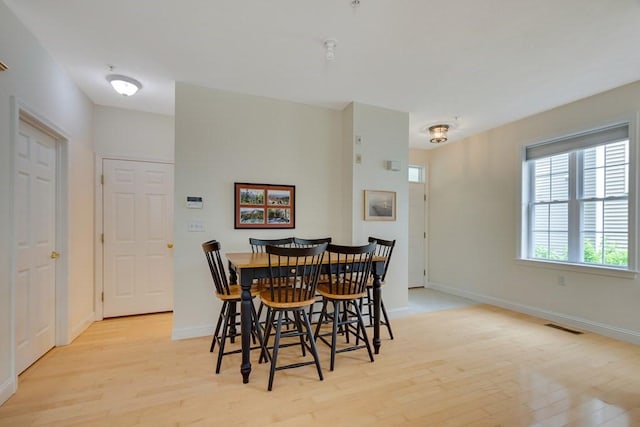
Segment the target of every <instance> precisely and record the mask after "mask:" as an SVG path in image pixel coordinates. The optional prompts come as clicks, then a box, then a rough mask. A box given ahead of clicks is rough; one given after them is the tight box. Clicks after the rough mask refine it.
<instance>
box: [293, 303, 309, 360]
mask: <svg viewBox="0 0 640 427" xmlns="http://www.w3.org/2000/svg"><path fill="white" fill-rule="evenodd" d="M301 316H302V315H301V314H300V311H298V310H296V311H295V312H293V317H294V319H295V322H296V328H297V329H298V334H300V335H299V338H300V347H301V348H302V356H303V357H304V356H306V355H307V350H306V348H305V347H306V346H305V344H304V338H305V336H304V330H303V329H302V319H301V318H300V317H301Z"/></svg>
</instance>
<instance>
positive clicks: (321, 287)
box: [317, 283, 367, 300]
mask: <svg viewBox="0 0 640 427" xmlns="http://www.w3.org/2000/svg"><path fill="white" fill-rule="evenodd" d="M317 292H318V293H319V294H320V295H322V296H323V297H325V298H329V299H335V300H351V299H354V298H356V299H357V298H362V297H364V296H366V294H367V291H366V290H365V291H362V292H354V291H351V292H346V293H345V292H340V293H337V292H335V291H334V292H332V291H331V289H330V286H329V284H328V283H327V284H325V283H323V284H318V291H317Z"/></svg>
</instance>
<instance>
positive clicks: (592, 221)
mask: <svg viewBox="0 0 640 427" xmlns="http://www.w3.org/2000/svg"><path fill="white" fill-rule="evenodd" d="M629 152H630V144H629V127H628V125H627V124H625V125H619V126H614V127H609V128H605V129H600V130H597V131H594V132H589V133H585V134H581V135H575V136H571V137H568V138H563V139H559V140H555V141H552V142H549V143H544V144H538V145H533V146H529V147H527V148H526V154H525V179H524V182H525V188H524V191H523V194H524V196H525V202H526V203H524V204H523V206H525V207H526V212H524V215H523V218H526V219H525V220H524V221H523V237H524V239H523V241H524V242H525V244H524V245H523V252H524V254H526V255H525V256H523V257H524V258H528V259H535V260H551V261H557V262H566V263H575V264H587V265H595V266H603V267H615V268H625V269H628V268H630V267H632V265H630V260H629V247H630V246H631V245H630V243H632V242H630V239H632V238H634V237H633V236H634V233H633V230H632V227H631V224H630V221H629V212H630V211H631V209H630V198H629V183H630V176H631V175H630V173H632V172H633V171H630V162H629V158H630V155H629ZM632 200H635V198H632Z"/></svg>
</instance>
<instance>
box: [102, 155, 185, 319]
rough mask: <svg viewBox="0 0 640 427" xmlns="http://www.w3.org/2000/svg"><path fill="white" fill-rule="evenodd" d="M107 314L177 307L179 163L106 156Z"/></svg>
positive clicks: (105, 285)
mask: <svg viewBox="0 0 640 427" xmlns="http://www.w3.org/2000/svg"><path fill="white" fill-rule="evenodd" d="M102 168H103V169H102V170H103V175H104V181H103V182H104V187H103V224H104V226H103V227H104V228H103V232H104V250H103V254H104V271H103V292H104V296H103V297H104V306H103V316H104V317H115V316H126V315H131V314H142V313H154V312H160V311H170V310H173V249H172V247H173V165H170V164H165V163H151V162H137V161H128V160H108V159H105V160H103V164H102Z"/></svg>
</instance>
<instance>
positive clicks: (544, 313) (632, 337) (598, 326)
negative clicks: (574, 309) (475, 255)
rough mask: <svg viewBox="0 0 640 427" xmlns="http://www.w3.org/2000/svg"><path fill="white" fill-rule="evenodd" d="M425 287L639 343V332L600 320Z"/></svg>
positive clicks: (435, 286)
mask: <svg viewBox="0 0 640 427" xmlns="http://www.w3.org/2000/svg"><path fill="white" fill-rule="evenodd" d="M427 287H428V288H430V289H435V290H437V291H441V292H444V293H447V294H451V295H457V296H459V297H464V298H468V299H470V300H473V301H477V302H480V303H484V304H490V305H495V306H497V307H502V308H506V309H508V310H511V311H515V312H518V313H524V314H528V315H530V316H535V317H539V318H541V319H546V320H550V321H553V322H557V323H561V324H564V325H567V326H572V327H574V328H576V329H581V330H584V331H589V332H593V333H596V334H600V335H604V336H607V337H610V338H615V339H617V340H620V341H625V342H628V343H631V344H636V345H637V344H640V332H637V331H632V330H630V329H624V328H618V327H617V326H612V325H607V324H605V323H600V322H593V321H591V320H587V319H582V318H580V317H575V316H570V315H568V314H564V313H556V312H553V311H549V310H545V309H542V308H538V307H531V306H528V305H524V304H520V303H515V302H511V301H507V300H504V299H500V298H495V297H492V296H488V295H483V294H479V293H476V292H471V291H467V290H464V289H458V288H454V287H452V286H447V285H442V284H439V283H429V284H428V285H427Z"/></svg>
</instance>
